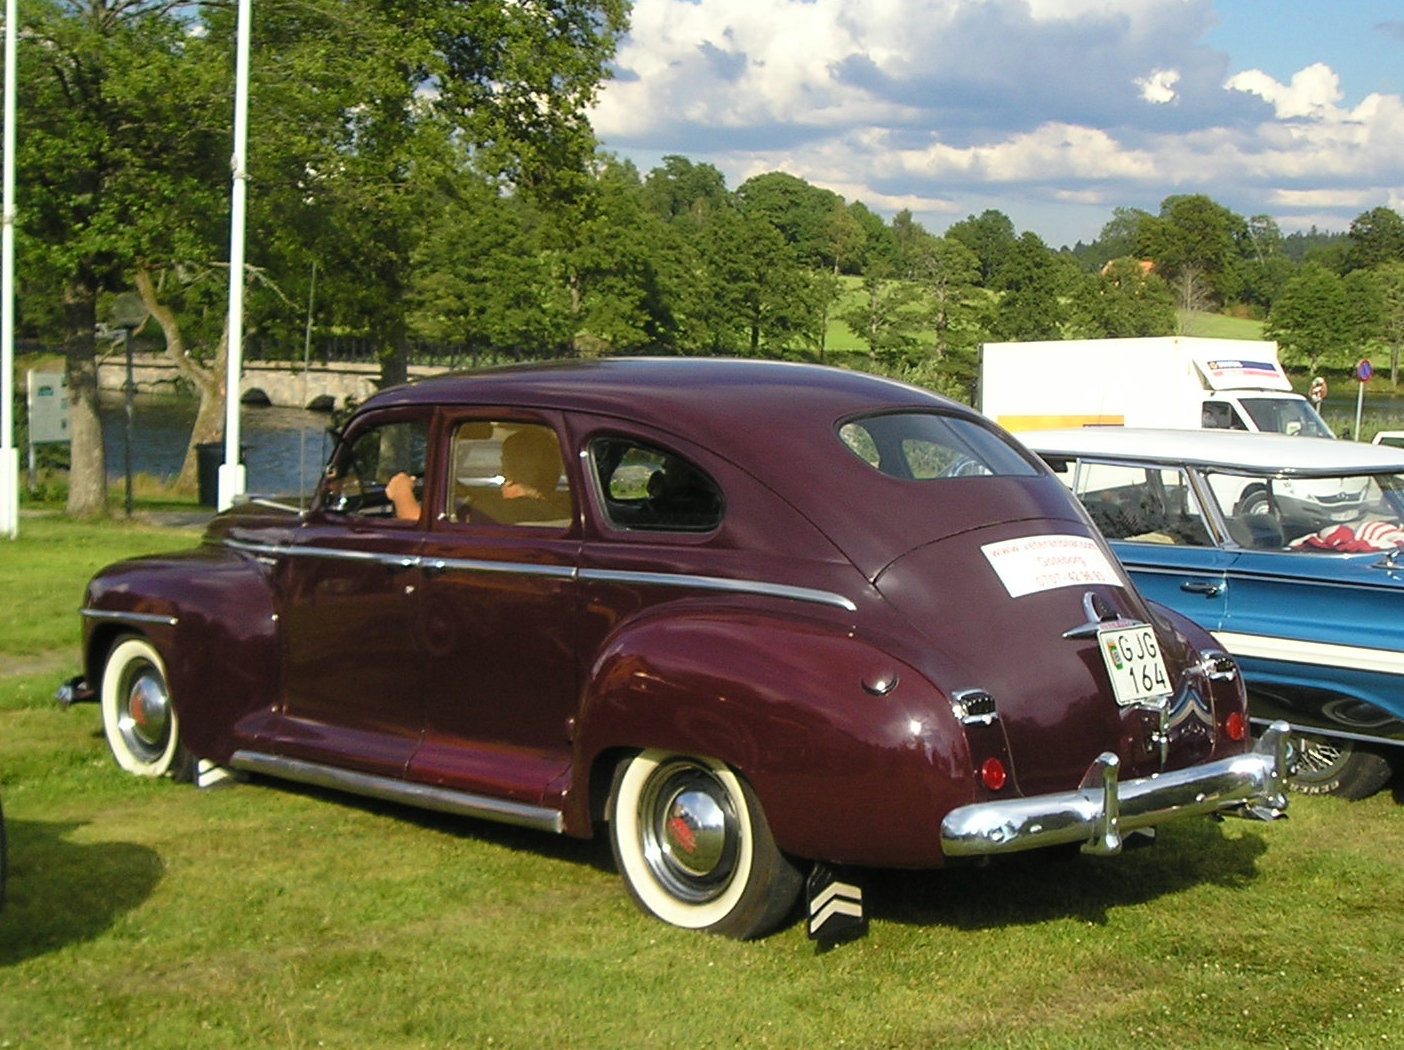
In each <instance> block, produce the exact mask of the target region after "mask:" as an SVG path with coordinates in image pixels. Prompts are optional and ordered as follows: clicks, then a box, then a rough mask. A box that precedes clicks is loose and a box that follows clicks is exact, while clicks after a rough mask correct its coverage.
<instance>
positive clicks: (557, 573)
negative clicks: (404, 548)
mask: <svg viewBox="0 0 1404 1050" xmlns="http://www.w3.org/2000/svg"><path fill="white" fill-rule="evenodd" d="M419 564H420V568H422V569H424V570H425V571H427V572H497V573H503V572H506V573H517V574H520V575H523V576H550V577H553V578H555V579H563V580H564V579H574V578H575V576H576V571H575V566H573V565H536V564H532V563H529V562H517V561H484V560H482V559H480V558H421V559H420V563H419Z"/></svg>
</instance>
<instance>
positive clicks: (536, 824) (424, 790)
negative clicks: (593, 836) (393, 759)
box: [229, 751, 565, 834]
mask: <svg viewBox="0 0 1404 1050" xmlns="http://www.w3.org/2000/svg"><path fill="white" fill-rule="evenodd" d="M229 765H230V766H231V767H232V768H234V769H241V770H244V771H246V772H249V773H263V774H266V775H268V776H271V777H279V778H281V779H283V780H295V781H297V782H298V783H300V784H311V785H313V786H314V787H324V788H331V789H332V790H334V791H346V792H349V793H351V794H353V795H364V796H366V797H367V798H378V799H380V800H382V801H384V802H401V803H404V804H405V805H408V806H418V807H419V808H420V809H432V810H435V811H437V812H439V813H453V814H455V815H457V816H464V817H481V818H482V819H484V820H495V821H497V822H498V823H500V824H514V825H516V826H518V827H523V828H534V829H535V830H537V831H554V832H556V833H557V834H560V833H561V832H562V831H563V830H565V820H564V818H563V817H562V816H561V813H560V811H559V810H554V809H546V808H545V807H543V806H528V805H526V804H525V803H521V802H509V801H507V800H505V799H500V798H490V797H488V796H486V795H474V794H470V793H469V792H466V791H451V790H449V789H447V788H437V787H432V786H431V785H429V784H416V783H413V782H411V781H408V780H396V779H395V778H393V777H382V776H375V775H374V774H371V773H357V772H354V771H352V770H349V769H337V768H336V767H334V766H326V765H322V764H321V763H319V762H304V761H302V760H301V759H296V758H285V757H283V756H281V755H268V754H264V753H262V752H260V751H235V752H234V757H233V758H231V759H230V760H229Z"/></svg>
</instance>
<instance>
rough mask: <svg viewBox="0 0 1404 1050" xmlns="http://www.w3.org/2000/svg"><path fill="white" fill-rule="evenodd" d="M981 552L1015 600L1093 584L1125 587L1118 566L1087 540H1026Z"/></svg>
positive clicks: (1063, 537)
mask: <svg viewBox="0 0 1404 1050" xmlns="http://www.w3.org/2000/svg"><path fill="white" fill-rule="evenodd" d="M980 550H981V551H983V552H984V555H985V558H986V560H987V561H988V562H989V563H990V565H991V566H992V567H993V568H994V571H995V573H996V574H997V575H998V576H999V580H1000V582H1001V583H1003V584H1004V589H1005V590H1006V591H1008V592H1009V594H1010V597H1013V598H1018V597H1021V596H1023V595H1025V594H1036V593H1038V592H1039V591H1051V590H1053V589H1054V588H1057V587H1083V586H1086V585H1087V584H1089V583H1106V584H1111V585H1112V586H1114V587H1120V586H1124V584H1123V582H1122V578H1121V574H1120V573H1118V572H1117V571H1116V566H1114V565H1113V564H1112V563H1111V560H1110V559H1109V558H1108V557H1107V556H1106V554H1104V553H1103V551H1102V548H1100V547H1099V546H1097V544H1096V542H1095V541H1093V540H1090V539H1088V538H1087V537H1086V536H1025V537H1023V538H1021V539H1017V540H1005V541H1003V542H1002V543H987V544H985V545H984V546H983V547H981V548H980Z"/></svg>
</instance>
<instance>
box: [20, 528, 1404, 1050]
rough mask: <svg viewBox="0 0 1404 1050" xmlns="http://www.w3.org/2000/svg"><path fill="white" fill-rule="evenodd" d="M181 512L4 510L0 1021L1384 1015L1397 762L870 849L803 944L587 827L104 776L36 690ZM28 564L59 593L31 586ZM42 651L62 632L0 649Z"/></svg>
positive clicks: (892, 1042) (1211, 1038)
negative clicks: (147, 519) (75, 521)
mask: <svg viewBox="0 0 1404 1050" xmlns="http://www.w3.org/2000/svg"><path fill="white" fill-rule="evenodd" d="M193 538H194V534H193V533H189V532H184V533H176V532H172V531H164V532H160V531H155V530H151V529H136V528H130V527H127V526H123V525H115V524H110V525H104V526H76V525H69V524H65V523H63V522H60V521H57V520H42V521H34V520H31V519H24V520H23V521H22V522H21V535H20V538H19V539H18V540H15V541H8V542H7V541H0V544H5V545H4V546H0V566H3V580H4V582H5V583H6V584H7V585H8V587H7V594H8V596H9V599H10V601H9V607H8V608H7V612H6V616H7V623H8V622H10V618H12V617H13V618H17V620H18V621H19V622H20V623H21V624H26V625H27V627H26V629H25V632H24V635H25V641H24V642H23V644H22V645H21V646H18V647H17V646H16V644H15V642H14V641H13V640H12V638H11V631H10V630H8V629H7V630H6V631H4V632H0V660H3V661H4V668H5V669H4V670H3V671H0V796H3V800H4V805H5V814H6V817H7V821H8V825H9V833H10V848H11V871H10V886H9V893H10V899H9V902H8V904H7V906H6V908H5V910H4V911H0V1047H7V1048H8V1047H35V1048H40V1047H42V1048H51V1047H70V1046H88V1045H93V1046H115V1047H124V1048H125V1047H140V1048H165V1047H170V1048H173V1050H175V1048H179V1050H188V1048H191V1047H201V1048H204V1047H231V1048H232V1047H239V1048H246V1047H251V1046H258V1047H356V1048H371V1047H377V1048H378V1047H448V1046H453V1047H459V1046H463V1047H489V1046H490V1047H521V1048H524V1050H538V1048H541V1047H650V1048H654V1047H678V1048H685V1050H693V1048H700V1047H840V1046H846V1047H864V1048H866V1047H913V1048H915V1047H982V1048H983V1047H1003V1048H1036V1047H1037V1048H1043V1047H1057V1048H1063V1047H1067V1048H1088V1050H1091V1048H1097V1050H1101V1048H1106V1047H1114V1046H1127V1045H1135V1044H1140V1043H1149V1044H1150V1045H1156V1046H1166V1047H1223V1048H1240V1047H1291V1048H1296V1050H1303V1048H1357V1047H1391V1046H1400V1045H1404V963H1401V954H1400V952H1401V950H1400V944H1401V943H1404V806H1401V804H1400V799H1399V797H1398V792H1399V787H1398V785H1396V786H1395V793H1391V792H1390V791H1386V792H1384V793H1382V794H1381V795H1378V796H1376V797H1375V798H1373V799H1370V800H1367V801H1365V802H1362V803H1355V804H1348V803H1344V802H1340V801H1337V800H1334V799H1301V798H1298V799H1294V801H1293V808H1292V814H1291V819H1290V820H1287V821H1281V822H1278V823H1276V824H1273V825H1268V826H1264V825H1257V824H1247V823H1242V822H1238V821H1230V822H1225V823H1222V824H1215V823H1212V822H1210V821H1207V820H1203V821H1199V820H1197V821H1192V822H1188V823H1183V824H1180V825H1172V826H1170V827H1169V828H1167V829H1165V830H1163V831H1162V833H1161V836H1160V842H1159V843H1158V844H1157V845H1156V846H1155V847H1154V848H1152V849H1147V850H1140V851H1136V852H1132V853H1128V854H1126V855H1124V856H1122V857H1118V858H1108V859H1093V858H1072V857H1044V856H1036V855H1030V856H1026V857H1023V858H1019V859H1017V860H1014V861H1011V862H1009V863H1003V864H996V865H993V866H991V867H989V868H986V869H963V870H951V871H944V872H874V873H870V874H868V875H867V877H866V880H865V881H866V884H867V892H868V902H869V907H870V911H871V914H872V916H873V922H872V928H871V931H870V933H869V935H868V936H867V938H866V939H864V940H861V941H857V942H854V943H851V944H847V945H843V946H840V947H838V948H836V949H834V950H832V951H829V952H826V953H821V952H818V951H816V950H815V948H814V946H813V945H812V944H811V943H810V942H809V941H808V940H807V939H806V937H805V933H804V929H803V926H802V925H801V924H798V923H797V924H795V925H793V926H791V927H789V928H786V929H784V930H782V931H781V932H780V933H778V934H776V935H774V936H772V937H770V938H768V939H766V940H763V941H760V942H756V943H747V944H739V943H735V942H731V941H724V940H720V939H716V938H710V937H705V936H701V935H697V934H692V933H687V932H683V931H680V930H675V929H672V928H669V927H666V926H662V925H660V924H658V923H657V922H655V921H652V920H650V919H648V918H645V917H644V916H643V915H641V914H639V913H638V912H637V911H636V910H635V909H634V907H633V906H632V904H631V903H630V902H629V900H628V898H627V896H626V895H625V893H624V891H623V889H622V887H621V885H620V883H619V880H618V878H617V877H616V876H615V874H614V872H613V866H612V863H611V861H610V855H609V849H608V847H607V846H605V845H603V844H602V843H598V842H577V841H574V840H569V839H563V838H556V837H552V836H549V835H545V834H541V833H534V832H528V831H520V830H515V829H509V828H503V827H499V826H495V825H491V824H485V823H480V822H477V821H473V820H467V819H458V818H451V817H447V816H441V815H435V814H424V813H419V812H416V811H412V810H408V809H403V808H400V807H397V806H392V805H388V804H381V803H373V802H367V801H364V800H359V799H354V798H350V797H344V796H338V795H335V794H332V793H329V792H319V791H313V790H307V789H301V788H291V787H284V786H279V785H276V784H274V783H273V782H271V781H255V782H250V783H244V784H239V785H236V786H233V787H230V788H227V789H221V790H214V791H203V792H202V791H197V790H195V789H193V788H190V787H188V786H184V785H179V784H175V783H171V782H167V781H161V782H144V781H137V780H134V779H131V778H129V777H126V776H124V775H122V774H120V773H119V772H118V771H117V769H116V768H115V767H114V766H113V765H112V763H111V762H110V760H109V758H108V756H107V752H106V746H105V744H104V742H103V740H102V737H101V730H100V723H99V718H98V713H97V711H96V709H95V708H94V707H92V706H81V707H76V708H73V709H70V710H60V709H58V708H56V707H54V706H53V705H52V703H51V702H50V699H49V697H50V695H51V693H52V691H53V688H54V686H55V685H56V684H57V683H58V681H59V680H60V679H61V678H63V677H64V676H65V675H66V674H68V673H71V672H72V671H73V670H76V666H77V659H76V651H75V650H74V648H73V639H74V638H76V634H77V631H76V623H77V616H76V613H75V610H76V607H77V604H78V601H79V596H81V591H82V584H83V580H84V579H85V578H86V575H87V574H88V572H89V571H90V569H91V567H92V565H93V564H95V563H98V562H101V561H104V560H107V559H108V558H110V557H116V556H120V555H123V554H127V553H136V552H140V551H146V550H156V549H165V548H169V547H172V546H181V545H184V544H188V543H191V542H193ZM50 592H57V593H61V594H63V595H66V596H67V597H65V598H64V599H63V601H62V603H61V604H63V605H65V606H66V609H67V611H66V614H65V616H66V618H60V617H58V616H56V615H51V614H50V612H48V611H43V612H42V613H39V612H36V613H35V614H33V615H31V614H30V613H29V612H28V611H27V610H26V608H25V607H26V606H27V605H28V604H29V603H31V602H34V601H36V600H37V599H39V598H42V597H43V596H44V595H46V594H48V593H50ZM36 654H39V655H48V656H50V657H52V658H55V659H56V660H57V663H58V665H61V666H55V668H54V669H52V670H45V671H42V672H33V671H24V670H21V671H20V673H15V671H14V669H15V668H16V667H17V666H22V665H20V664H18V663H17V661H18V659H19V658H20V657H21V656H24V657H25V658H26V659H32V658H33V657H34V656H35V655H36ZM836 789H841V785H836ZM912 833H913V834H931V833H934V831H933V829H922V828H913V829H912Z"/></svg>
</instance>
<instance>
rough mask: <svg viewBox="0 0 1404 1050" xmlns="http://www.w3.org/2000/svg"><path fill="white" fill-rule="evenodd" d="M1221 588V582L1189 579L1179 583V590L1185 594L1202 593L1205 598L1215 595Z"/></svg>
mask: <svg viewBox="0 0 1404 1050" xmlns="http://www.w3.org/2000/svg"><path fill="white" fill-rule="evenodd" d="M1223 589H1224V588H1223V585H1222V584H1218V583H1209V582H1208V581H1206V580H1189V581H1188V582H1186V583H1182V584H1180V590H1182V591H1184V592H1185V593H1186V594H1202V595H1204V597H1206V598H1213V597H1216V596H1217V595H1218V594H1219V592H1220V591H1222V590H1223Z"/></svg>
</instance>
